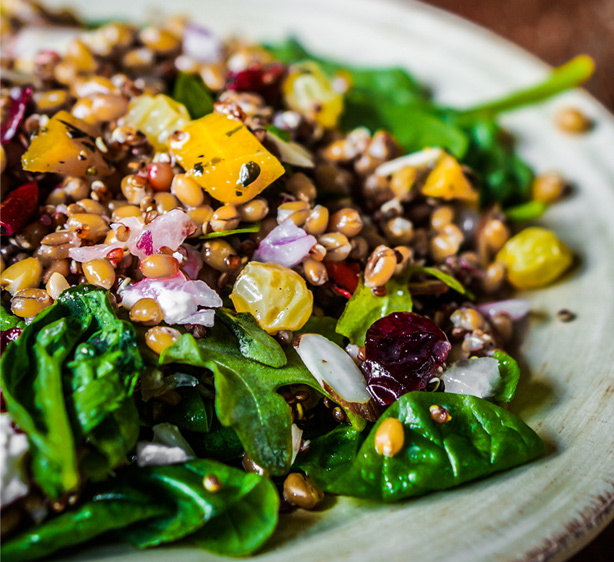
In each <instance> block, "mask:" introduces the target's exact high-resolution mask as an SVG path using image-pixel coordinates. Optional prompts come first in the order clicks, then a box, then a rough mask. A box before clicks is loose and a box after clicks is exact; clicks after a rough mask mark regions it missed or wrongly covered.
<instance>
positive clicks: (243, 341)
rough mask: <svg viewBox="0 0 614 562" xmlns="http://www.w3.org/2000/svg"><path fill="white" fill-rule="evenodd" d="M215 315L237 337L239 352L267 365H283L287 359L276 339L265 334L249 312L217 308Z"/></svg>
mask: <svg viewBox="0 0 614 562" xmlns="http://www.w3.org/2000/svg"><path fill="white" fill-rule="evenodd" d="M216 317H217V318H219V320H220V321H221V322H222V323H223V324H224V326H226V327H227V328H228V329H229V330H230V331H231V332H232V333H233V334H234V336H235V337H236V338H237V341H238V342H239V349H240V351H241V354H242V355H244V356H245V357H247V358H248V359H253V360H254V361H258V362H259V363H264V364H265V365H268V366H269V367H283V366H284V365H285V364H286V363H287V362H288V360H287V359H286V354H285V353H284V350H283V349H282V348H281V345H279V343H277V340H276V339H275V338H273V337H271V336H270V335H269V334H267V333H266V332H265V331H264V330H263V329H262V328H261V327H260V326H258V323H257V322H256V319H255V318H254V317H253V316H252V315H251V314H249V313H247V312H244V313H239V314H237V313H236V312H233V311H232V310H229V309H227V308H219V309H218V310H217V312H216Z"/></svg>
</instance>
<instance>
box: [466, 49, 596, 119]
mask: <svg viewBox="0 0 614 562" xmlns="http://www.w3.org/2000/svg"><path fill="white" fill-rule="evenodd" d="M593 72H595V62H594V61H593V59H592V58H591V57H589V56H587V55H579V56H577V57H575V58H573V59H572V60H570V61H569V62H567V63H565V64H563V65H561V66H559V67H558V68H555V69H553V70H552V72H551V73H550V76H548V77H547V78H546V79H545V80H544V81H543V82H541V83H539V84H537V85H535V86H530V87H528V88H526V89H523V90H520V91H518V92H514V93H512V94H509V95H506V96H505V97H503V98H501V99H498V100H494V101H490V102H487V103H484V104H481V105H478V106H476V107H472V108H470V109H467V110H465V111H462V112H461V113H462V114H463V115H475V114H481V115H490V116H494V115H497V114H499V113H503V112H505V111H512V110H514V109H519V108H521V107H523V106H525V105H531V104H534V103H539V102H540V101H544V100H547V99H548V98H551V97H553V96H555V95H557V94H560V93H561V92H564V91H565V90H569V89H570V88H575V87H577V86H580V85H582V84H583V83H584V82H586V81H587V80H588V79H589V78H590V77H591V76H592V75H593Z"/></svg>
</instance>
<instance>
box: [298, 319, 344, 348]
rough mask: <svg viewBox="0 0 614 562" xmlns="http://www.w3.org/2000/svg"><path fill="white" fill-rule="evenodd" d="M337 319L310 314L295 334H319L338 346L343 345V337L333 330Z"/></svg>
mask: <svg viewBox="0 0 614 562" xmlns="http://www.w3.org/2000/svg"><path fill="white" fill-rule="evenodd" d="M336 327H337V320H336V319H335V318H333V317H332V316H310V317H309V320H307V322H306V323H305V325H304V326H303V327H302V328H301V329H300V330H298V331H297V332H296V333H297V334H320V335H321V336H324V337H325V338H328V339H329V340H330V341H332V342H335V343H336V344H337V345H338V346H339V347H344V345H343V344H344V337H343V335H341V334H338V333H337V332H336V331H335V328H336Z"/></svg>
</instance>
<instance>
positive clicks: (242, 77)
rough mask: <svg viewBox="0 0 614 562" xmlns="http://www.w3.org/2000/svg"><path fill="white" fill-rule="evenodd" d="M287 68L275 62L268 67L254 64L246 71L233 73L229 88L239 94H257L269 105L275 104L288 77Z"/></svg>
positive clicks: (230, 75) (229, 80) (230, 76)
mask: <svg viewBox="0 0 614 562" xmlns="http://www.w3.org/2000/svg"><path fill="white" fill-rule="evenodd" d="M286 70H287V69H286V67H285V66H284V65H283V64H280V63H278V62H275V63H273V64H270V65H268V66H264V65H263V64H260V63H254V64H252V65H251V66H249V67H248V68H246V69H245V70H240V71H239V72H231V73H230V74H229V76H228V84H227V88H228V89H229V90H236V91H237V92H256V93H257V94H260V95H261V96H262V97H263V98H264V99H265V100H266V101H267V102H268V103H272V104H274V103H275V102H276V101H277V100H279V97H280V96H281V83H282V81H283V79H284V77H285V76H286Z"/></svg>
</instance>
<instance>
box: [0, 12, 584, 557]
mask: <svg viewBox="0 0 614 562" xmlns="http://www.w3.org/2000/svg"><path fill="white" fill-rule="evenodd" d="M1 17H2V20H1V23H2V34H3V37H2V39H3V45H6V48H5V49H4V50H5V53H4V55H3V56H4V58H3V59H2V78H1V79H2V127H1V131H0V140H1V141H2V151H1V153H0V155H1V170H2V203H1V209H0V228H1V248H0V267H1V273H0V286H1V288H2V297H1V300H2V303H1V305H2V306H1V308H0V313H1V316H0V328H1V330H2V332H1V343H2V358H1V360H0V371H1V385H2V413H1V414H0V450H1V451H2V458H1V459H0V460H1V465H2V488H1V504H2V557H3V559H4V560H6V561H18V560H34V559H38V558H43V557H46V556H48V555H50V554H52V553H54V552H57V551H60V552H61V551H62V549H64V548H67V547H73V546H75V545H80V544H85V543H87V542H88V541H90V540H92V539H95V538H97V537H101V536H105V537H107V536H108V537H112V538H113V539H116V540H120V541H128V542H129V543H131V544H133V545H135V546H137V547H139V548H148V547H153V546H157V545H162V544H167V543H171V542H175V541H184V542H187V543H189V544H195V545H198V546H199V547H201V548H203V549H205V550H208V551H211V552H214V553H218V554H224V555H230V556H245V555H249V554H251V553H254V552H256V551H258V550H259V549H260V548H261V547H263V545H265V544H266V542H267V541H268V539H269V538H270V537H271V536H272V534H273V533H274V532H275V528H276V526H277V523H278V520H279V518H280V517H284V516H285V514H286V513H288V512H290V511H292V510H296V509H307V510H311V509H322V508H323V507H322V505H323V501H324V499H325V496H326V494H337V495H345V496H351V497H355V498H361V499H368V500H378V501H383V502H392V501H400V500H406V499H407V498H412V497H415V496H419V495H422V494H426V493H429V492H433V491H438V490H443V489H446V488H450V487H453V486H457V485H460V484H463V483H466V482H469V481H472V480H475V479H478V478H483V477H486V476H488V475H490V474H492V473H495V472H498V471H502V470H506V469H509V468H512V467H514V466H517V465H520V464H523V463H526V462H529V461H531V460H533V459H535V458H537V457H539V456H540V455H542V454H543V451H544V447H543V443H542V441H541V439H540V437H539V436H538V435H537V434H536V433H535V432H534V431H533V430H532V429H531V428H530V427H529V426H528V425H526V424H525V423H524V422H523V421H522V420H520V419H519V418H518V417H516V416H515V415H514V414H513V413H511V412H510V411H509V404H510V402H512V400H513V398H514V394H515V391H516V387H517V384H518V381H519V379H520V376H521V373H520V370H519V368H518V364H517V363H516V361H515V360H514V358H513V357H512V356H511V355H510V353H509V352H510V348H513V342H514V339H515V338H516V337H517V334H516V333H515V332H516V328H517V326H518V322H519V321H521V320H522V319H523V318H524V317H525V316H526V315H527V314H528V313H529V312H530V306H529V302H528V301H527V300H525V299H521V298H517V297H515V295H514V292H515V291H516V290H527V289H539V288H541V287H545V286H547V285H549V284H550V283H553V282H555V281H556V280H557V279H558V278H559V277H561V276H562V275H563V274H564V273H565V272H566V271H567V270H568V269H569V268H570V266H571V265H572V262H573V256H572V253H571V251H570V250H569V248H568V247H567V246H566V245H565V243H564V242H563V241H562V240H561V239H560V238H559V236H558V235H557V234H556V233H554V232H552V231H550V230H547V229H545V228H542V227H538V226H532V225H531V221H532V220H534V219H536V218H538V217H539V216H540V215H541V214H542V213H544V212H545V211H546V210H547V208H548V206H549V205H551V204H553V203H555V202H556V201H557V200H558V199H560V198H562V197H564V196H565V194H566V184H565V181H564V180H563V178H561V177H560V176H558V175H556V174H552V173H550V174H541V175H537V176H536V175H535V174H534V172H533V171H532V169H531V168H530V167H529V166H528V165H527V164H526V163H525V162H524V161H523V160H522V159H521V158H520V157H519V156H518V154H517V153H516V151H515V148H514V145H513V139H512V138H511V137H510V135H509V134H508V133H507V132H506V131H505V130H504V129H503V128H502V127H501V126H500V124H499V123H498V116H499V115H500V114H501V113H502V112H505V111H511V110H514V109H517V108H519V107H521V106H524V105H526V104H530V103H536V102H540V101H542V100H544V99H547V98H549V97H551V96H553V95H556V94H557V93H559V92H561V91H563V90H565V89H567V88H570V87H574V86H577V85H579V84H581V83H583V82H584V81H585V80H586V79H588V78H589V77H590V75H591V73H592V71H593V64H592V61H591V60H590V59H589V58H588V57H584V56H580V57H577V58H576V59H574V60H572V61H570V62H569V63H567V64H565V65H563V66H561V67H559V68H557V69H555V70H553V71H552V74H551V75H550V76H549V77H548V78H547V79H546V80H545V81H544V82H543V83H541V84H538V85H537V86H534V87H531V88H528V89H525V90H522V91H520V92H517V93H514V94H511V95H509V96H507V97H505V98H503V99H500V100H495V101H493V102H491V103H487V104H483V105H480V106H477V107H473V108H469V109H455V108H450V107H445V106H441V105H439V104H437V103H436V102H434V101H433V99H432V98H431V97H430V96H429V94H428V92H427V89H426V88H425V87H424V86H423V85H421V84H420V83H418V82H417V81H416V80H415V79H414V78H413V77H412V76H411V75H410V74H409V73H408V72H407V71H406V70H404V69H401V68H396V67H394V68H358V67H354V66H351V65H347V64H344V63H341V62H336V61H333V60H329V59H327V58H321V57H319V56H316V55H314V54H312V53H309V52H308V51H306V50H305V49H304V47H303V46H302V45H301V44H300V43H299V42H298V41H297V40H295V39H289V40H287V41H285V42H282V43H279V44H267V45H258V44H252V43H248V42H246V41H244V40H240V39H228V40H223V39H221V38H220V37H219V36H217V35H216V34H215V30H211V29H208V28H205V27H202V26H200V25H198V24H196V23H194V22H192V21H190V20H189V19H188V18H182V17H174V18H168V19H167V20H166V21H165V22H164V23H163V24H160V25H151V26H144V27H141V26H138V25H135V24H129V23H123V22H116V21H110V22H99V23H83V22H80V21H79V20H78V18H77V17H76V16H74V15H73V14H71V13H67V12H53V11H50V10H48V9H46V8H44V7H43V6H41V5H39V4H37V3H34V2H26V1H24V0H14V1H11V2H6V3H5V4H4V5H3V10H2V14H1ZM574 115H575V120H574V119H572V122H573V123H572V124H573V127H569V130H573V131H574V132H580V131H584V130H586V128H587V123H586V122H582V123H580V122H581V121H582V119H584V118H583V116H582V115H581V114H579V113H577V112H576V113H574ZM568 117H569V115H568ZM569 319H571V316H569V317H567V318H566V320H569ZM511 409H512V410H513V405H512V406H511Z"/></svg>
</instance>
